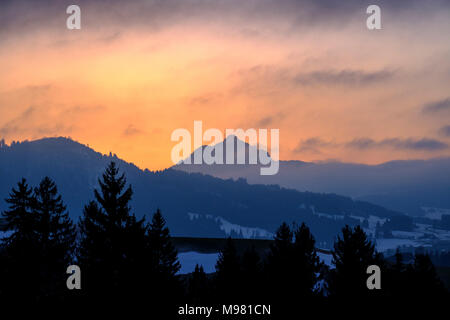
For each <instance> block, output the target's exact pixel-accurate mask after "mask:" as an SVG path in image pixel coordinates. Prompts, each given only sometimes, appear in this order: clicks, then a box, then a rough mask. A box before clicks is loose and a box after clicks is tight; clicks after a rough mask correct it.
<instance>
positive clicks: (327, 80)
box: [292, 70, 394, 86]
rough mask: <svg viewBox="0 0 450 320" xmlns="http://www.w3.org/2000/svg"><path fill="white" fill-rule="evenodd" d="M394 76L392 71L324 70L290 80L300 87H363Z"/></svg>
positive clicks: (303, 74) (302, 74) (299, 75)
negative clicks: (321, 85)
mask: <svg viewBox="0 0 450 320" xmlns="http://www.w3.org/2000/svg"><path fill="white" fill-rule="evenodd" d="M393 75H394V72H393V71H389V70H379V71H374V72H366V71H362V70H337V71H336V70H325V71H314V72H309V73H300V74H298V75H296V76H295V77H294V78H293V79H292V80H293V81H294V82H295V83H298V84H301V85H317V84H319V85H320V84H323V85H346V86H363V85H369V84H373V83H377V82H382V81H386V80H388V79H390V78H392V76H393Z"/></svg>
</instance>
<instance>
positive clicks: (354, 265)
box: [329, 226, 382, 297]
mask: <svg viewBox="0 0 450 320" xmlns="http://www.w3.org/2000/svg"><path fill="white" fill-rule="evenodd" d="M381 262H382V261H381V258H380V256H378V255H377V254H376V251H375V246H374V244H372V243H371V242H370V241H369V240H368V239H367V236H366V234H365V233H364V231H363V230H362V229H361V227H360V226H356V227H355V228H354V229H352V228H351V227H349V226H345V228H343V229H342V237H338V239H337V241H336V242H335V244H334V251H333V264H334V265H335V266H336V268H335V269H334V270H332V272H331V279H330V287H329V289H330V293H331V294H332V295H337V296H339V297H345V296H353V297H362V296H365V295H367V294H368V293H369V290H368V289H367V285H366V281H367V277H368V275H367V273H366V271H367V267H368V266H369V265H373V264H376V265H379V266H380V264H381ZM380 267H381V266H380Z"/></svg>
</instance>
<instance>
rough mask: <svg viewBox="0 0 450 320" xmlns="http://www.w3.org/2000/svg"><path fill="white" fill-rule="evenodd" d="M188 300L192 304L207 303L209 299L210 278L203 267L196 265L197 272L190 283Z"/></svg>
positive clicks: (190, 279)
mask: <svg viewBox="0 0 450 320" xmlns="http://www.w3.org/2000/svg"><path fill="white" fill-rule="evenodd" d="M187 291H188V298H189V300H190V301H191V302H192V303H205V302H206V301H208V299H209V283H208V278H207V276H206V274H205V271H204V270H203V266H199V265H198V264H196V265H195V270H194V272H193V273H192V275H191V277H190V278H189V282H188V287H187Z"/></svg>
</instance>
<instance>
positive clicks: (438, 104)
mask: <svg viewBox="0 0 450 320" xmlns="http://www.w3.org/2000/svg"><path fill="white" fill-rule="evenodd" d="M422 111H423V112H424V113H436V112H441V111H450V98H447V99H443V100H439V101H434V102H430V103H427V104H426V105H425V106H424V107H423V108H422Z"/></svg>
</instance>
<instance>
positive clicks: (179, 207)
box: [0, 138, 402, 243]
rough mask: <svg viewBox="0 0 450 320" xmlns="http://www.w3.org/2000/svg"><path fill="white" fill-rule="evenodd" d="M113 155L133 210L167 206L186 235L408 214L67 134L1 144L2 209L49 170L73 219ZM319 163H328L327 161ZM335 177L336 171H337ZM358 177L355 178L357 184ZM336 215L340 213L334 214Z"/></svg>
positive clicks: (253, 233) (332, 231) (329, 228)
mask: <svg viewBox="0 0 450 320" xmlns="http://www.w3.org/2000/svg"><path fill="white" fill-rule="evenodd" d="M110 161H115V162H116V163H117V164H118V166H119V168H120V169H121V170H122V172H124V173H125V174H126V176H127V179H128V182H129V183H130V184H131V185H132V187H133V190H134V197H133V202H132V204H131V205H132V208H133V212H135V214H136V215H137V216H142V215H149V214H151V213H153V212H154V211H155V210H156V208H158V207H159V208H161V210H162V212H163V214H164V216H165V217H166V219H167V221H168V224H169V227H170V228H171V231H172V233H173V234H174V235H178V236H196V237H223V236H225V235H232V236H235V237H246V238H255V237H256V238H258V237H260V238H267V237H270V236H271V235H272V233H273V232H274V231H275V230H276V228H277V227H278V226H279V225H280V224H281V222H282V221H286V222H289V223H291V222H294V221H295V222H297V223H300V222H302V221H304V222H306V223H307V224H308V225H309V226H310V227H311V229H312V231H313V232H314V234H315V236H316V237H317V239H318V241H319V242H327V243H330V242H331V241H332V240H333V238H334V237H335V235H336V234H337V233H338V232H339V231H340V229H341V228H342V227H343V226H344V225H345V224H350V225H355V224H359V223H360V221H361V219H363V218H364V219H365V218H367V219H369V218H371V217H372V218H373V217H378V218H379V219H382V218H389V217H392V216H398V215H402V214H401V213H399V212H396V211H394V210H388V209H385V208H383V207H381V206H378V205H373V204H370V203H368V202H364V201H354V200H352V199H351V198H349V197H344V196H339V195H336V194H321V193H312V192H299V191H296V190H292V189H285V188H281V187H279V186H276V185H252V184H248V183H247V182H246V181H245V180H244V179H237V180H232V179H228V180H223V179H219V178H215V177H212V176H208V175H203V174H199V173H186V172H183V171H180V170H174V169H167V170H163V171H158V172H151V171H148V170H141V169H139V168H138V167H136V166H135V165H133V164H131V163H127V162H125V161H123V160H121V159H118V158H117V157H116V156H115V155H111V154H110V155H109V156H106V155H102V154H100V153H98V152H95V151H94V150H92V149H90V148H89V147H87V146H85V145H82V144H80V143H77V142H75V141H72V140H70V139H66V138H45V139H41V140H36V141H31V142H21V143H13V144H12V145H11V146H8V145H5V144H0V199H1V201H0V209H1V210H4V209H5V208H6V203H5V202H4V201H3V199H5V198H6V197H7V196H8V193H9V191H10V190H11V187H13V186H15V185H16V184H17V182H18V181H19V180H20V179H21V178H22V177H25V178H26V179H27V180H28V181H29V182H30V184H32V185H36V184H37V183H38V182H39V181H40V179H42V178H43V177H44V176H49V177H50V178H52V179H53V180H55V181H56V183H57V185H58V187H59V191H60V193H61V194H62V196H63V199H64V201H65V203H66V204H67V207H68V210H69V212H70V215H71V217H72V218H74V219H75V220H77V219H78V217H79V216H80V215H81V213H82V209H83V206H84V205H85V204H86V203H87V202H88V201H89V200H91V199H93V190H94V188H97V185H98V184H97V180H98V178H99V177H100V176H101V174H102V172H103V171H104V169H105V167H106V166H107V164H108V163H109V162H110ZM302 166H304V167H315V166H316V165H314V164H306V163H300V162H299V163H296V162H286V163H283V167H282V168H281V170H280V175H281V176H280V177H279V179H282V178H283V177H284V178H286V177H287V175H286V173H285V172H283V171H285V170H287V169H289V170H292V172H294V169H295V168H301V167H302ZM336 166H338V165H337V164H336ZM192 167H193V166H192ZM234 167H235V168H236V167H238V166H234ZM317 167H320V168H322V167H321V166H320V165H317ZM338 167H339V166H338ZM360 167H364V168H365V166H360ZM197 168H198V169H202V168H201V167H197ZM327 168H331V167H327ZM240 169H242V170H243V171H239V170H238V171H237V174H239V173H240V172H247V173H248V172H250V170H253V168H252V167H246V166H244V167H242V168H240ZM224 170H225V171H227V170H228V168H226V169H224ZM255 171H256V170H255ZM258 172H259V171H258ZM321 172H323V171H321ZM216 174H217V173H216ZM221 174H222V173H221ZM221 174H218V175H221ZM329 175H330V176H331V177H332V176H333V174H332V173H330V174H329ZM334 175H337V173H335V174H334ZM297 176H298V175H297ZM339 176H340V175H339ZM251 177H252V176H251V175H250V178H251ZM274 178H275V179H276V178H277V176H275V177H274ZM309 179H311V178H309ZM355 179H356V178H355ZM294 180H295V179H294V178H293V177H291V179H290V180H289V181H291V183H294ZM330 180H331V181H334V182H333V183H334V184H333V183H331V185H330V186H329V189H330V190H331V188H332V187H333V186H335V187H336V189H335V190H334V191H336V192H338V193H345V192H344V191H346V190H349V189H351V187H353V188H354V186H353V185H352V184H351V183H350V184H349V186H346V187H342V186H340V187H339V186H337V185H336V179H334V180H333V179H330ZM351 180H352V179H350V178H349V182H351ZM360 180H361V179H359V180H358V181H360ZM379 180H381V178H380V179H379ZM303 181H308V180H305V179H303ZM253 182H256V181H253ZM271 182H274V180H272V181H271ZM323 183H325V182H323ZM336 215H339V219H336V218H334V217H335V216H336Z"/></svg>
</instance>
